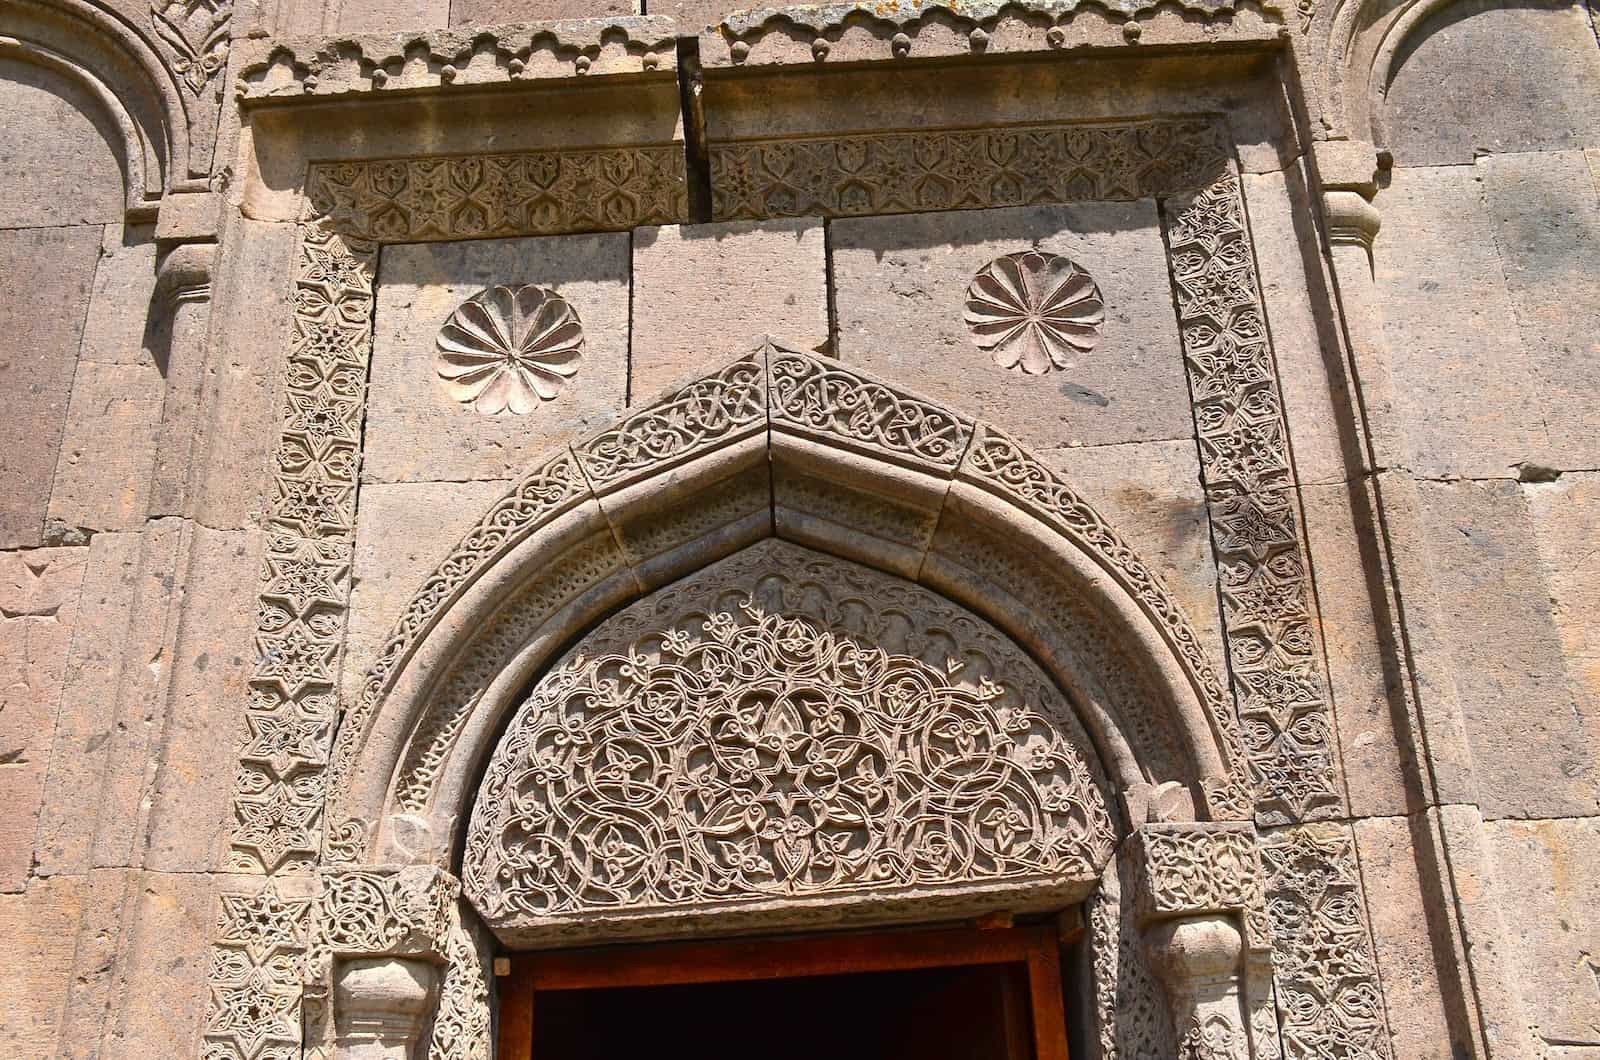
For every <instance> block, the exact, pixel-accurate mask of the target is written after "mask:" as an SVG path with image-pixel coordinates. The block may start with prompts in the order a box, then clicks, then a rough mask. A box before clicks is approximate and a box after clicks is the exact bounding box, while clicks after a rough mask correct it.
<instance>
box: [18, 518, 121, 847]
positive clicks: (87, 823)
mask: <svg viewBox="0 0 1600 1060" xmlns="http://www.w3.org/2000/svg"><path fill="white" fill-rule="evenodd" d="M141 543H142V537H141V535H139V534H96V535H95V536H94V538H93V540H91V541H90V542H89V548H88V550H87V551H88V558H87V560H86V561H85V564H84V573H83V587H82V594H81V595H80V597H79V603H78V608H77V616H76V621H75V623H74V630H73V638H72V646H71V649H70V651H69V653H68V656H67V662H66V669H65V674H64V679H63V682H62V688H61V710H60V713H59V715H58V717H57V720H56V725H55V748H54V750H53V751H52V752H51V755H50V768H49V772H48V774H47V775H46V778H45V794H44V802H43V806H42V809H41V811H40V814H39V828H38V838H37V840H36V841H35V847H34V853H33V857H34V871H35V872H37V873H39V874H40V875H53V874H56V873H83V872H86V871H88V869H89V867H90V864H91V859H90V851H91V849H92V847H93V843H94V830H95V823H96V821H97V820H98V818H99V817H100V814H101V812H102V811H103V810H104V809H106V807H105V805H104V803H103V802H102V798H103V795H104V791H105V788H104V782H105V777H104V773H105V770H106V768H107V763H108V762H109V760H110V758H109V753H110V750H111V746H110V745H111V740H112V729H113V726H114V725H115V722H116V707H117V690H118V687H119V685H120V680H119V678H120V675H121V669H122V661H123V648H124V647H125V646H126V645H127V643H128V633H129V623H130V622H131V621H132V618H133V604H134V592H135V589H136V588H137V584H138V573H139V559H140V551H141V548H140V546H141ZM143 766H144V763H143V762H140V763H139V769H140V772H141V774H142V772H143ZM113 812H116V811H113Z"/></svg>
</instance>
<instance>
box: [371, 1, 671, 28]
mask: <svg viewBox="0 0 1600 1060" xmlns="http://www.w3.org/2000/svg"><path fill="white" fill-rule="evenodd" d="M642 13H643V12H642V11H641V10H640V5H639V2H638V0H450V25H452V26H503V25H506V24H508V23H512V22H548V21H550V20H552V19H559V18H609V17H612V16H614V15H638V14H642ZM650 13H651V14H652V15H670V14H672V13H673V12H671V11H655V10H652V11H651V12H650ZM396 28H404V29H412V28H414V27H411V26H405V27H396Z"/></svg>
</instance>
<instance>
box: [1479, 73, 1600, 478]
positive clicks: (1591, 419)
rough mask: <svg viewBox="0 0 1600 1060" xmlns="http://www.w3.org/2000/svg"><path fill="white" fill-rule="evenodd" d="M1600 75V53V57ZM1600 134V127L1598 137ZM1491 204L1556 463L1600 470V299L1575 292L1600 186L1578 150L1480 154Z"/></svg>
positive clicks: (1590, 255)
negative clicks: (1598, 392) (1597, 397)
mask: <svg viewBox="0 0 1600 1060" xmlns="http://www.w3.org/2000/svg"><path fill="white" fill-rule="evenodd" d="M1595 67H1596V76H1597V77H1600V60H1597V61H1596V64H1595ZM1594 135H1595V136H1596V137H1597V138H1600V127H1597V131H1596V132H1595V134H1594ZM1475 168H1476V170H1477V171H1478V172H1479V174H1480V175H1481V176H1482V178H1483V188H1484V208H1485V211H1486V212H1487V214H1488V216H1489V219H1490V222H1491V223H1492V224H1493V226H1494V235H1495V243H1496V246H1497V247H1498V248H1499V251H1500V260H1501V264H1502V267H1503V268H1504V270H1505V282H1506V289H1507V292H1508V293H1509V295H1510V298H1511V305H1512V310H1513V312H1514V313H1515V317H1516V323H1517V328H1518V330H1519V331H1520V332H1521V335H1522V347H1523V349H1524V350H1526V351H1527V356H1528V367H1529V370H1530V378H1529V379H1528V380H1527V384H1525V385H1531V386H1532V387H1533V388H1534V389H1535V391H1536V393H1537V395H1538V398H1539V414H1540V416H1541V417H1542V419H1543V420H1544V425H1545V431H1546V432H1547V434H1548V436H1549V445H1550V450H1549V460H1550V463H1551V465H1552V466H1553V467H1556V468H1562V469H1580V468H1596V467H1600V410H1597V409H1596V407H1595V402H1594V401H1593V400H1591V397H1592V395H1593V394H1594V392H1595V389H1596V387H1597V386H1600V302H1597V300H1596V299H1594V298H1588V297H1573V294H1574V292H1578V291H1583V290H1585V289H1590V288H1592V286H1593V285H1594V282H1595V275H1596V272H1597V271H1600V189H1596V188H1595V187H1594V185H1593V184H1592V182H1591V181H1589V180H1586V179H1585V178H1586V177H1587V176H1588V175H1589V167H1588V164H1587V162H1586V161H1585V159H1584V156H1583V154H1582V153H1581V152H1579V151H1562V152H1559V153H1557V152H1551V151H1545V152H1538V153H1526V154H1515V155H1492V156H1490V157H1487V158H1483V159H1480V160H1479V162H1478V164H1477V166H1476V167H1475Z"/></svg>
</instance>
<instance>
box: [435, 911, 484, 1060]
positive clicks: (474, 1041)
mask: <svg viewBox="0 0 1600 1060" xmlns="http://www.w3.org/2000/svg"><path fill="white" fill-rule="evenodd" d="M470 915H471V914H470V913H466V912H465V911H464V907H463V906H461V904H460V903H457V908H456V909H455V910H454V912H453V914H452V917H451V924H450V932H449V935H448V936H447V938H446V940H445V968H444V976H443V978H442V979H441V980H440V983H439V1007H438V1011H436V1012H435V1013H434V1016H433V1029H432V1032H431V1035H430V1038H429V1041H428V1060H493V1057H494V1040H493V1037H492V1026H493V1014H492V1013H491V1012H490V1010H489V1004H490V1001H489V998H490V995H491V990H492V988H491V985H490V977H489V969H490V963H489V962H490V961H491V960H492V958H491V956H490V954H489V952H488V947H487V945H486V944H485V940H483V939H480V938H479V937H478V936H477V935H476V934H475V933H474V932H473V931H472V929H471V928H469V927H468V926H467V924H466V923H465V920H466V917H467V916H470Z"/></svg>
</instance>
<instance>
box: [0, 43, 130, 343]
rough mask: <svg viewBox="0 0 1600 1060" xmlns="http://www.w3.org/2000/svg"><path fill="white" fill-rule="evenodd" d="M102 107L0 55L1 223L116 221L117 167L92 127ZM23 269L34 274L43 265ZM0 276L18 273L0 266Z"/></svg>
mask: <svg viewBox="0 0 1600 1060" xmlns="http://www.w3.org/2000/svg"><path fill="white" fill-rule="evenodd" d="M105 113H106V112H105V104H104V103H103V102H101V101H100V100H99V99H97V98H96V97H95V96H94V94H93V92H92V90H91V89H89V88H88V86H87V85H85V84H83V83H81V82H79V81H76V80H73V79H71V78H69V77H67V76H65V75H64V74H61V73H58V72H57V71H55V70H51V69H48V68H46V67H44V66H41V65H35V64H33V63H24V62H18V61H17V60H16V59H13V58H11V57H10V56H9V55H8V56H6V57H3V58H0V114H4V115H5V116H6V120H5V125H4V126H0V160H3V163H4V168H5V174H6V179H5V181H4V186H3V187H0V229H8V228H28V227H40V226H44V225H82V224H103V223H105V222H108V221H120V220H121V219H122V211H123V208H124V205H125V204H124V202H123V197H122V165H121V163H120V162H118V160H117V156H116V154H115V152H113V151H112V148H111V145H110V143H108V142H107V141H106V138H105V136H104V135H103V134H102V133H101V132H100V130H99V128H97V123H98V122H100V121H103V120H105V119H104V118H103V117H102V115H105ZM91 115H94V117H91ZM7 234H8V235H9V234H10V233H7ZM25 274H26V275H27V276H29V277H33V278H37V277H39V276H40V275H42V274H43V270H39V269H28V270H26V273H25ZM0 275H22V274H17V273H12V272H11V271H10V270H9V269H0ZM40 304H47V303H45V302H41V303H40ZM78 319H80V320H81V319H82V317H81V316H80V317H79V318H78Z"/></svg>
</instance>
